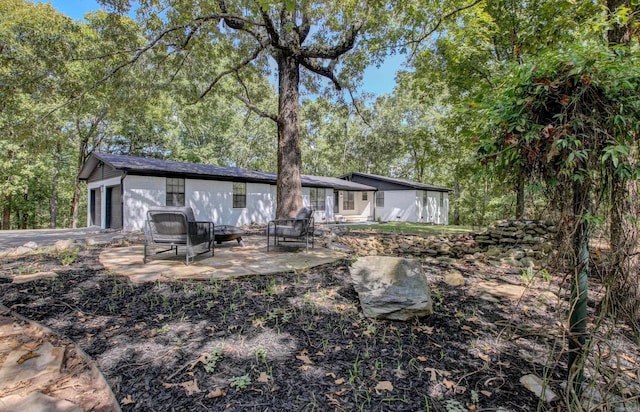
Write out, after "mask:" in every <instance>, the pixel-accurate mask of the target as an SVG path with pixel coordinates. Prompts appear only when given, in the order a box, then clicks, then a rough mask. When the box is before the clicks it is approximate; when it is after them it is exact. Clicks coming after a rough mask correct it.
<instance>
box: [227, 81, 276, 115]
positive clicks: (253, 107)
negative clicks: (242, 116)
mask: <svg viewBox="0 0 640 412" xmlns="http://www.w3.org/2000/svg"><path fill="white" fill-rule="evenodd" d="M237 74H238V73H237V72H236V75H237ZM236 80H238V83H240V86H242V89H243V90H244V94H245V95H246V97H244V96H240V95H236V98H237V99H238V100H240V101H241V102H242V103H244V104H245V105H246V106H247V107H248V108H249V110H251V111H252V112H254V113H256V114H257V115H258V116H260V117H265V118H267V119H271V120H273V121H274V122H276V123H278V122H279V117H278V116H276V115H275V114H272V113H267V112H265V111H264V110H262V109H260V108H259V107H258V106H256V105H255V104H254V103H253V102H252V101H251V98H250V96H249V89H248V88H247V86H246V85H245V84H244V82H243V81H242V79H241V78H240V76H238V75H237V76H236Z"/></svg>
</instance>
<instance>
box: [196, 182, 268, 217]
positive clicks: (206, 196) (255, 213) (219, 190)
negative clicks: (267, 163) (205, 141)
mask: <svg viewBox="0 0 640 412" xmlns="http://www.w3.org/2000/svg"><path fill="white" fill-rule="evenodd" d="M246 188H247V190H246V196H247V201H246V207H245V208H234V207H233V182H220V181H216V180H195V179H189V180H186V181H185V199H187V200H186V201H185V203H187V206H191V208H193V211H194V213H195V214H196V218H197V219H199V220H210V221H212V222H213V223H214V224H216V225H232V226H242V225H249V224H251V223H259V224H266V223H267V222H268V221H269V220H271V219H273V218H274V217H275V204H276V197H275V186H273V185H269V184H264V183H246Z"/></svg>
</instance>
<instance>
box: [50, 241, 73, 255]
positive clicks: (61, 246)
mask: <svg viewBox="0 0 640 412" xmlns="http://www.w3.org/2000/svg"><path fill="white" fill-rule="evenodd" d="M73 246H74V242H73V239H61V240H58V241H57V242H56V243H55V244H54V245H53V247H54V249H55V250H56V252H62V251H63V250H69V249H71V248H72V247H73Z"/></svg>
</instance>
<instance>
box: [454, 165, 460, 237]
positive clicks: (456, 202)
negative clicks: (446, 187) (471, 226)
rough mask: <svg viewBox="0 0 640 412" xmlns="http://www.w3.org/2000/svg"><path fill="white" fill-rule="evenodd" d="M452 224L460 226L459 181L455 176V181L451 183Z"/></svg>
mask: <svg viewBox="0 0 640 412" xmlns="http://www.w3.org/2000/svg"><path fill="white" fill-rule="evenodd" d="M453 197H454V202H453V224H454V225H459V224H460V180H459V179H458V175H457V174H456V177H455V180H454V182H453Z"/></svg>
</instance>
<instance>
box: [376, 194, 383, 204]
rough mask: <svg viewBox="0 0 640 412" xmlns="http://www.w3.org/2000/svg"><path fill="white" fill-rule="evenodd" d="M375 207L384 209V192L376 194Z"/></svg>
mask: <svg viewBox="0 0 640 412" xmlns="http://www.w3.org/2000/svg"><path fill="white" fill-rule="evenodd" d="M376 207H384V192H376Z"/></svg>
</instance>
